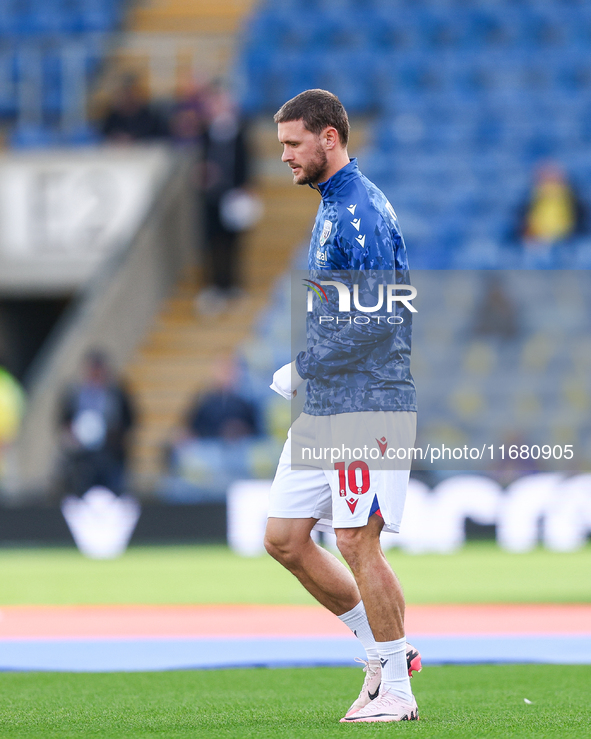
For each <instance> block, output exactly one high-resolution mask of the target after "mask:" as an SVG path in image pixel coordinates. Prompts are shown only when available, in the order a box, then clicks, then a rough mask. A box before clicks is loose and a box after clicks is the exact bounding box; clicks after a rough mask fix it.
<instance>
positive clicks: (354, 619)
mask: <svg viewBox="0 0 591 739" xmlns="http://www.w3.org/2000/svg"><path fill="white" fill-rule="evenodd" d="M339 618H340V619H341V621H342V622H343V623H344V624H346V625H347V626H348V627H349V628H350V629H351V631H352V632H353V633H354V634H355V636H356V637H357V638H358V639H359V641H360V642H361V643H362V644H363V646H364V648H365V652H366V654H367V660H368V662H377V661H378V659H379V655H378V650H377V647H376V640H375V639H374V638H373V634H372V631H371V626H370V625H369V621H368V620H367V614H366V613H365V606H364V605H363V601H362V600H360V601H359V603H358V604H357V605H356V606H355V608H352V609H351V610H350V611H347V613H343V615H342V616H339Z"/></svg>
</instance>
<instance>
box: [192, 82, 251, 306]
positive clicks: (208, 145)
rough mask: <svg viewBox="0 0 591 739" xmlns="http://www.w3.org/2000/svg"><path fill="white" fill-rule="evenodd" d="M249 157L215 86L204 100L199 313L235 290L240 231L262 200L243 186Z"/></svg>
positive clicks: (240, 129) (230, 105)
mask: <svg viewBox="0 0 591 739" xmlns="http://www.w3.org/2000/svg"><path fill="white" fill-rule="evenodd" d="M249 180H250V156H249V151H248V145H247V132H246V124H245V122H244V120H242V119H241V117H240V115H239V112H238V109H237V106H236V104H235V102H234V100H233V99H232V97H231V96H230V94H229V93H228V92H227V91H226V90H224V89H223V88H222V87H219V86H217V87H216V86H214V87H212V88H211V90H210V91H209V95H208V98H207V126H206V128H205V132H204V137H203V192H204V219H205V255H204V256H205V260H204V262H205V280H206V283H207V284H208V287H207V288H206V289H205V290H204V291H203V292H202V293H201V294H200V295H199V297H198V300H197V308H198V310H199V311H200V312H201V313H216V312H218V311H219V310H223V309H224V308H225V305H226V302H227V300H228V298H231V297H233V296H234V295H236V294H237V293H238V292H239V290H238V288H239V282H240V281H239V274H240V262H239V260H240V254H239V250H240V232H241V231H243V230H245V229H247V228H249V227H250V226H252V225H253V224H254V222H256V220H257V217H258V209H260V204H259V203H258V200H257V199H256V198H254V197H253V196H252V195H251V194H250V193H249V192H248V190H247V189H246V188H247V185H248V183H249Z"/></svg>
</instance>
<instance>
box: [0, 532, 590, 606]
mask: <svg viewBox="0 0 591 739" xmlns="http://www.w3.org/2000/svg"><path fill="white" fill-rule="evenodd" d="M388 556H389V558H390V561H391V562H392V565H393V566H394V569H395V570H396V572H397V573H398V575H399V577H400V579H401V581H402V584H403V586H404V588H405V592H406V597H407V601H408V602H409V603H503V602H506V603H544V602H546V603H548V602H564V603H566V602H580V603H583V602H587V603H588V602H591V589H590V588H589V572H590V571H591V546H587V547H585V548H584V549H582V550H580V551H578V552H572V553H567V554H554V553H552V552H549V551H547V550H544V549H537V550H535V551H533V552H529V553H527V554H519V555H516V554H509V553H507V552H504V551H502V550H501V549H499V548H498V547H496V546H495V545H494V544H493V543H489V542H483V543H476V542H475V543H471V544H468V545H467V546H466V547H464V548H463V549H462V550H460V551H458V552H456V553H455V554H449V555H408V554H404V553H402V552H398V551H396V550H391V551H390V552H389V555H388ZM313 602H314V601H313V600H312V598H311V597H310V596H309V595H308V594H307V593H306V592H305V591H304V590H303V588H302V587H301V586H300V585H299V584H298V583H297V582H296V580H295V579H294V578H293V577H292V576H291V575H290V574H289V573H287V572H286V571H285V570H283V569H282V568H281V567H280V566H279V565H278V564H277V563H276V562H274V561H273V560H272V559H271V558H270V557H267V556H263V557H256V558H253V559H244V558H242V557H238V556H237V555H235V554H233V553H232V552H231V551H230V550H229V549H227V548H225V547H203V546H195V547H188V546H185V547H134V548H131V549H130V550H128V552H127V553H126V554H125V555H124V556H123V557H121V558H120V559H117V560H112V561H93V560H88V559H85V558H84V557H82V556H81V555H80V554H79V553H78V552H77V551H76V550H75V549H14V550H11V549H4V550H0V605H8V604H84V603H87V604H92V603H149V604H158V603H292V604H297V603H313Z"/></svg>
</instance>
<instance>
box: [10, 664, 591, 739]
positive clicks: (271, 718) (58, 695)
mask: <svg viewBox="0 0 591 739" xmlns="http://www.w3.org/2000/svg"><path fill="white" fill-rule="evenodd" d="M360 680H361V672H360V671H359V670H353V669H348V668H341V669H336V668H316V669H298V670H218V671H211V672H168V673H132V674H76V675H74V674H68V673H65V674H57V673H44V674H42V673H22V674H2V675H0V690H1V692H2V696H3V698H2V701H1V703H0V736H2V737H3V738H5V739H9V738H11V737H19V738H20V739H25V738H29V737H35V739H39V738H40V737H43V738H44V739H57V738H58V737H60V738H62V737H63V738H65V737H83V738H84V739H86V737H108V738H109V739H120V738H121V739H123V737H125V739H134V738H135V737H166V739H176V738H179V739H180V738H181V737H203V738H204V739H205V738H210V737H211V739H226V738H230V737H231V738H234V737H235V738H237V739H238V738H239V739H246V738H248V737H252V738H255V737H256V739H295V738H299V737H302V738H305V739H316V738H317V739H332V738H333V737H339V738H340V737H344V736H347V737H348V736H351V735H355V736H357V737H359V736H361V737H379V736H386V735H389V736H392V735H393V734H397V735H399V736H400V735H402V733H404V734H405V735H406V736H411V735H412V736H417V737H421V738H422V739H427V738H430V737H433V738H435V737H437V738H438V739H442V738H447V737H458V738H459V737H466V738H468V737H470V738H471V739H474V738H475V737H519V738H520V739H521V738H522V737H523V738H528V737H532V738H534V737H535V738H536V739H539V738H540V737H544V739H551V738H552V737H557V738H558V737H560V739H565V737H568V738H571V737H573V738H574V737H577V738H578V737H581V738H582V737H587V736H588V735H589V725H590V721H591V709H590V707H589V698H588V697H589V689H590V687H591V667H589V666H576V667H562V666H546V665H511V666H497V665H495V666H492V665H484V666H447V667H431V668H429V669H426V670H424V671H423V673H422V674H421V675H420V676H418V677H417V678H415V679H414V680H413V687H414V690H415V694H416V697H417V701H418V703H419V711H420V714H421V720H420V721H419V722H417V723H414V722H413V723H406V722H404V723H402V724H395V725H391V724H390V725H375V724H373V725H356V726H355V727H351V726H345V725H341V724H339V723H338V720H339V718H340V717H341V716H342V715H343V713H344V711H345V710H346V709H347V708H348V705H349V703H350V702H351V701H352V699H353V698H354V697H355V696H356V695H357V692H358V690H359V686H360ZM524 698H528V699H529V700H531V701H532V702H533V705H527V704H525V703H524V700H523V699H524Z"/></svg>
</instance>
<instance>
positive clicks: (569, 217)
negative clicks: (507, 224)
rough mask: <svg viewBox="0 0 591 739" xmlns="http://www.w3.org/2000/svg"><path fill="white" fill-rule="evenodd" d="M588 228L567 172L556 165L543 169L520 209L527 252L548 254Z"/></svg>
mask: <svg viewBox="0 0 591 739" xmlns="http://www.w3.org/2000/svg"><path fill="white" fill-rule="evenodd" d="M586 228H587V225H586V213H585V208H584V206H583V203H582V202H581V200H580V199H579V197H578V195H577V193H576V192H575V190H574V188H573V186H572V184H571V183H569V181H568V179H567V177H566V174H565V173H564V171H563V170H562V169H561V167H560V166H559V165H558V164H556V163H553V162H550V163H547V164H544V165H542V166H541V167H540V168H539V170H538V172H537V173H536V177H535V181H534V186H533V190H532V193H531V196H530V197H529V199H528V200H527V202H526V203H525V204H524V205H523V206H522V208H521V209H520V216H519V225H518V231H519V237H520V238H521V240H522V241H523V243H524V245H525V246H526V248H527V249H531V250H538V251H547V250H549V249H550V248H551V247H552V246H553V245H554V244H557V243H559V242H561V241H567V240H568V239H569V238H571V237H573V236H578V235H581V234H584V233H585V232H586Z"/></svg>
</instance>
